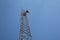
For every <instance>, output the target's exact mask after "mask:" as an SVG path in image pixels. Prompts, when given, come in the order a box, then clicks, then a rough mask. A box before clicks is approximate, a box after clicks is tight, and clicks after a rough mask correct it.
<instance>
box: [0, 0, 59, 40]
mask: <svg viewBox="0 0 60 40" xmlns="http://www.w3.org/2000/svg"><path fill="white" fill-rule="evenodd" d="M22 8H23V9H24V10H26V9H28V10H29V11H30V13H29V14H28V19H29V24H30V28H31V32H32V36H33V37H32V40H60V0H0V40H19V26H20V13H21V9H22Z"/></svg>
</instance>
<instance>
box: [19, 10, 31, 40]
mask: <svg viewBox="0 0 60 40" xmlns="http://www.w3.org/2000/svg"><path fill="white" fill-rule="evenodd" d="M27 13H29V11H28V10H26V11H23V12H22V13H21V18H20V19H21V20H20V37H19V40H32V35H31V32H30V27H29V24H28V19H27Z"/></svg>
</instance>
